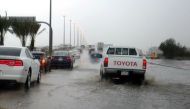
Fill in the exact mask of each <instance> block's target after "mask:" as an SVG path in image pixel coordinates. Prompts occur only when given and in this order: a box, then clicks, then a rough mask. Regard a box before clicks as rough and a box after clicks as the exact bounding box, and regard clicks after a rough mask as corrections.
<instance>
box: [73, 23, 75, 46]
mask: <svg viewBox="0 0 190 109" xmlns="http://www.w3.org/2000/svg"><path fill="white" fill-rule="evenodd" d="M73 31H74V47H75V23H74V30H73Z"/></svg>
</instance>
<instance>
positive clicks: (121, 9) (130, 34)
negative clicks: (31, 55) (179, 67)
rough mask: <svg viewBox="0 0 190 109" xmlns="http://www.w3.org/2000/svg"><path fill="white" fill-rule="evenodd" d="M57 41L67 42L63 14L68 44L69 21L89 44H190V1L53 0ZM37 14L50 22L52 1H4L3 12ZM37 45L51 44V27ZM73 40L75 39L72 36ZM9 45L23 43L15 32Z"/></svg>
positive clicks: (0, 3) (1, 0) (0, 11)
mask: <svg viewBox="0 0 190 109" xmlns="http://www.w3.org/2000/svg"><path fill="white" fill-rule="evenodd" d="M52 4H53V6H52V9H53V10H52V11H53V12H52V24H53V30H54V38H53V44H54V45H59V44H61V43H63V16H64V15H65V16H66V43H69V20H70V19H71V20H72V21H73V22H74V23H76V25H77V27H80V29H81V31H82V32H83V34H84V37H85V39H86V41H87V42H88V44H90V43H94V44H95V43H96V42H99V41H103V42H105V43H110V44H114V45H122V46H135V47H138V48H142V49H144V50H145V49H148V48H149V47H151V46H159V44H160V42H162V41H164V40H166V39H167V38H170V37H172V38H175V39H176V41H177V42H180V43H181V44H182V45H186V46H189V47H190V43H189V41H190V0H52ZM5 11H7V13H8V16H36V18H37V20H38V21H47V22H49V0H0V14H1V16H4V15H5ZM42 28H46V31H44V32H43V33H42V34H40V35H39V36H38V37H37V41H36V45H37V46H43V45H48V42H49V41H48V39H49V38H48V27H47V26H45V25H43V26H42ZM72 39H73V38H72ZM5 45H17V46H20V42H19V40H18V38H16V37H15V35H12V34H9V33H8V34H7V35H6V39H5Z"/></svg>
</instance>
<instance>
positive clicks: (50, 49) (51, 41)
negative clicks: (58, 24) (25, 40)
mask: <svg viewBox="0 0 190 109" xmlns="http://www.w3.org/2000/svg"><path fill="white" fill-rule="evenodd" d="M51 16H52V0H50V12H49V25H50V27H51V28H52V26H51ZM52 46H53V36H52V30H51V29H49V55H50V56H51V55H52Z"/></svg>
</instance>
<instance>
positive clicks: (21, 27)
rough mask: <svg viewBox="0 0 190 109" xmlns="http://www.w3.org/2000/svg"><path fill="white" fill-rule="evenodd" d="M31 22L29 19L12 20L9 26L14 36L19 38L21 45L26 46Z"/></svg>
mask: <svg viewBox="0 0 190 109" xmlns="http://www.w3.org/2000/svg"><path fill="white" fill-rule="evenodd" d="M31 24H32V23H31V22H29V21H21V22H20V21H17V20H15V21H13V23H12V25H11V27H12V29H13V32H14V33H15V34H16V36H17V37H18V38H19V39H20V41H21V43H22V46H23V47H25V46H26V40H27V37H28V35H29V34H30V28H31Z"/></svg>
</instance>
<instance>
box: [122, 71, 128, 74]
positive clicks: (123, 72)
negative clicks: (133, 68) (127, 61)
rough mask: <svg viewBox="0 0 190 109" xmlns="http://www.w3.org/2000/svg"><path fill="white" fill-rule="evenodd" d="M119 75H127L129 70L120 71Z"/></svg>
mask: <svg viewBox="0 0 190 109" xmlns="http://www.w3.org/2000/svg"><path fill="white" fill-rule="evenodd" d="M121 75H129V72H126V71H122V72H121Z"/></svg>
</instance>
